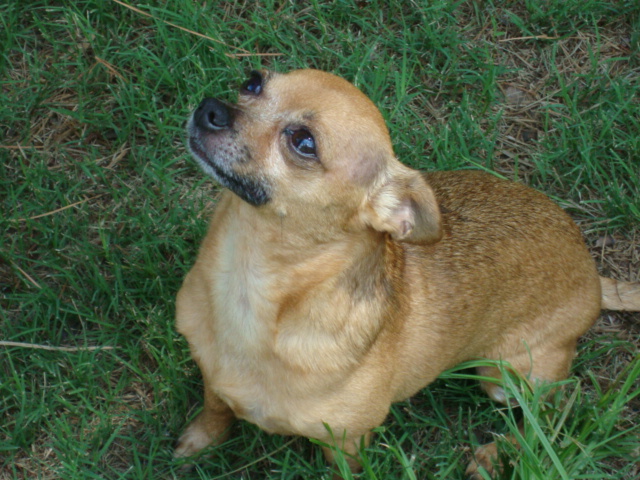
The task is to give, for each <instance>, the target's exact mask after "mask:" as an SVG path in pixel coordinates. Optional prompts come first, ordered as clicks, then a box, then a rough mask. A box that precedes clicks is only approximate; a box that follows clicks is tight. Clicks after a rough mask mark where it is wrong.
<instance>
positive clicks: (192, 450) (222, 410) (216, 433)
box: [173, 386, 235, 458]
mask: <svg viewBox="0 0 640 480" xmlns="http://www.w3.org/2000/svg"><path fill="white" fill-rule="evenodd" d="M234 419H235V415H234V414H233V411H232V410H231V409H230V408H229V406H228V405H227V404H226V403H224V402H223V401H222V400H221V399H220V398H219V397H218V396H217V395H216V394H215V393H213V392H212V391H211V390H209V389H207V388H206V386H205V394H204V408H203V409H202V412H200V414H199V415H198V416H197V417H196V418H195V419H194V420H193V421H192V422H191V423H190V424H189V426H188V427H187V428H186V429H185V431H184V433H183V434H182V435H181V436H180V438H179V439H178V445H177V447H176V449H175V451H174V452H173V456H174V457H176V458H179V457H190V456H192V455H194V454H196V453H198V452H199V451H200V450H202V449H203V448H205V447H207V446H208V445H210V444H215V445H219V444H221V443H222V442H224V441H225V440H226V438H227V436H228V434H229V427H230V426H231V424H232V423H233V421H234Z"/></svg>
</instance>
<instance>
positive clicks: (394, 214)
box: [365, 166, 442, 243]
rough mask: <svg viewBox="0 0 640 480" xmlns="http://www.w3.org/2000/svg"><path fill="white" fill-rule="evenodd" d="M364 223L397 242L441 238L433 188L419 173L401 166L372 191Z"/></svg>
mask: <svg viewBox="0 0 640 480" xmlns="http://www.w3.org/2000/svg"><path fill="white" fill-rule="evenodd" d="M365 222H366V223H367V224H368V225H370V226H371V227H373V228H374V229H375V230H378V231H380V232H387V233H389V234H390V235H391V237H392V238H393V239H394V240H397V241H401V242H409V243H435V242H437V241H438V240H440V238H441V237H442V229H441V222H440V209H439V207H438V203H437V201H436V197H435V195H434V193H433V190H432V189H431V187H430V186H429V185H428V184H427V182H426V180H425V179H424V177H423V176H422V175H421V174H420V173H419V172H417V171H415V170H411V169H409V168H407V167H404V166H401V168H400V169H399V170H397V171H396V172H395V173H394V174H393V175H392V176H390V177H389V178H387V179H386V180H385V181H384V182H382V184H381V185H379V186H378V187H377V188H376V189H375V190H374V191H373V192H372V194H371V195H370V197H369V199H368V204H367V205H366V207H365Z"/></svg>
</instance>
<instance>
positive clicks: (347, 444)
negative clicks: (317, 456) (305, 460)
mask: <svg viewBox="0 0 640 480" xmlns="http://www.w3.org/2000/svg"><path fill="white" fill-rule="evenodd" d="M370 441H371V432H367V433H366V434H365V435H362V436H356V437H348V436H347V437H343V438H341V439H340V441H339V442H338V440H337V439H333V440H332V441H331V443H332V444H333V445H334V446H332V447H322V452H323V453H324V458H325V459H326V460H327V462H328V463H329V465H330V466H332V467H334V469H336V473H334V474H333V480H343V478H344V477H343V476H342V475H340V473H339V472H338V471H337V468H338V467H337V465H336V449H339V450H340V451H341V452H342V453H344V459H345V461H346V463H347V465H348V467H349V470H351V472H353V473H356V472H359V471H360V470H362V465H360V453H359V451H360V448H361V447H362V448H364V447H366V446H367V445H369V442H370Z"/></svg>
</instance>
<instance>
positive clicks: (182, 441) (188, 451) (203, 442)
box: [173, 419, 213, 458]
mask: <svg viewBox="0 0 640 480" xmlns="http://www.w3.org/2000/svg"><path fill="white" fill-rule="evenodd" d="M212 442H213V437H212V435H211V434H210V433H209V432H208V431H207V429H206V428H205V427H204V426H203V425H202V423H201V422H198V419H196V420H194V421H193V422H191V423H190V424H189V426H188V427H187V429H186V430H185V431H184V433H183V434H182V435H181V436H180V438H179V439H178V443H177V445H176V448H175V450H174V451H173V456H174V458H184V457H191V456H192V455H195V454H196V453H198V452H199V451H200V450H202V449H203V448H205V447H207V446H208V445H210V444H211V443H212Z"/></svg>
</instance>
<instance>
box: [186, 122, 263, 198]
mask: <svg viewBox="0 0 640 480" xmlns="http://www.w3.org/2000/svg"><path fill="white" fill-rule="evenodd" d="M188 143H189V150H190V151H191V154H192V155H193V157H194V158H195V159H196V160H197V161H198V163H199V164H200V166H201V167H202V169H203V170H204V172H205V173H206V174H208V175H211V176H212V177H213V178H215V179H216V180H217V181H218V183H220V185H222V186H223V187H226V188H228V189H229V190H231V191H232V192H233V193H235V194H236V195H238V196H239V197H240V198H242V199H243V200H244V201H245V202H247V203H249V204H251V205H253V206H254V207H259V206H261V205H264V204H266V203H268V202H269V201H270V200H271V189H270V187H269V184H268V182H267V181H266V180H265V179H258V178H253V177H250V176H247V175H240V174H238V173H236V172H234V171H233V170H231V169H230V168H229V167H227V166H224V165H220V163H219V162H217V161H216V158H217V157H218V156H219V155H220V153H217V152H214V154H213V155H210V154H208V153H207V151H206V150H205V149H204V148H203V146H202V141H201V140H200V139H199V138H198V136H197V135H193V134H190V135H189V140H188Z"/></svg>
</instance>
